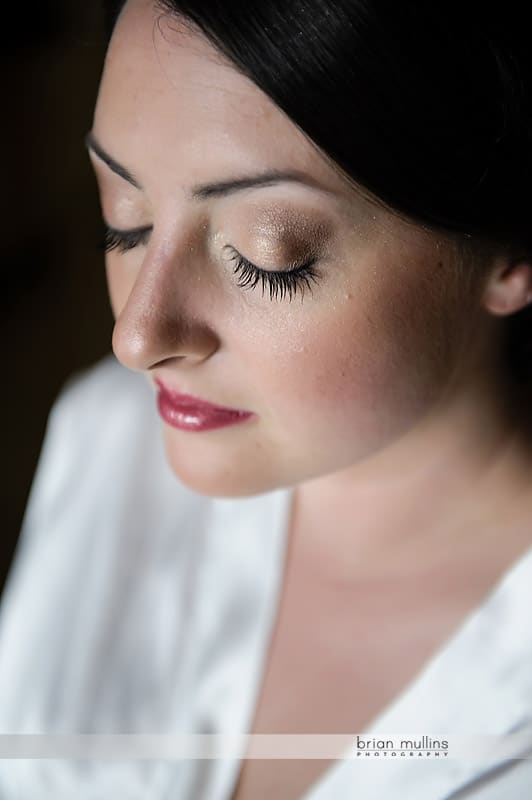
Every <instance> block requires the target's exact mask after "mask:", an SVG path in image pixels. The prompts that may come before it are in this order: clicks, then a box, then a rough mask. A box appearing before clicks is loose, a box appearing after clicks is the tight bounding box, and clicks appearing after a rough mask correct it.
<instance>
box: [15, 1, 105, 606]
mask: <svg viewBox="0 0 532 800" xmlns="http://www.w3.org/2000/svg"><path fill="white" fill-rule="evenodd" d="M9 17H10V18H9V27H8V28H6V29H5V30H4V43H3V49H2V59H3V61H4V65H3V74H4V109H5V112H4V122H3V126H2V136H3V140H4V144H3V148H2V154H3V164H2V166H3V170H2V172H3V181H4V183H3V186H4V192H3V194H2V197H3V206H4V207H3V209H2V220H3V237H2V238H3V246H2V256H3V257H2V267H1V269H2V292H1V294H0V297H1V323H0V324H1V327H2V342H3V345H4V352H5V354H6V362H4V363H5V365H6V369H5V371H4V380H3V387H4V389H3V392H2V408H3V413H2V422H3V452H4V462H3V463H4V468H3V469H4V474H3V480H2V482H1V486H2V489H1V491H2V537H1V543H2V546H1V549H0V590H1V588H2V587H3V585H4V582H5V578H6V575H7V571H8V569H9V566H10V563H11V559H12V555H13V551H14V547H15V544H16V541H17V537H18V533H19V530H20V525H21V522H22V518H23V513H24V508H25V505H26V502H27V498H28V493H29V490H30V486H31V481H32V478H33V474H34V470H35V467H36V464H37V459H38V456H39V451H40V447H41V444H42V440H43V437H44V432H45V426H46V419H47V416H48V412H49V410H50V407H51V405H52V403H53V401H54V399H55V397H56V396H57V393H58V391H59V390H60V388H61V386H62V384H63V383H64V381H65V380H66V378H67V377H68V376H69V375H70V374H71V373H72V372H74V371H75V370H77V369H80V368H82V367H85V366H89V365H90V364H92V363H93V362H95V361H96V360H98V359H99V358H101V357H102V356H104V355H105V354H106V353H107V352H109V351H110V349H111V344H110V342H111V333H112V313H111V309H110V305H109V300H108V297H107V288H106V284H105V272H104V265H103V252H102V250H101V249H100V247H99V242H100V240H101V238H102V229H101V221H100V211H99V205H98V197H97V192H96V184H95V180H94V178H93V175H92V173H91V169H90V164H89V160H88V157H87V155H86V151H85V146H84V142H83V139H84V136H85V134H86V133H87V131H88V130H89V128H90V126H91V122H92V112H93V107H94V102H95V98H96V92H97V87H98V81H99V78H100V73H101V68H102V64H103V56H104V51H105V47H104V36H103V31H102V21H101V19H100V10H99V8H98V4H97V3H80V2H79V0H41V1H40V2H39V3H36V4H31V5H29V6H28V4H18V5H15V6H11V7H10V15H9Z"/></svg>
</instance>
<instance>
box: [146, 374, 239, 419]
mask: <svg viewBox="0 0 532 800" xmlns="http://www.w3.org/2000/svg"><path fill="white" fill-rule="evenodd" d="M155 383H156V384H157V386H158V387H159V388H160V390H161V391H162V392H164V393H165V394H166V395H167V396H168V397H169V399H170V400H171V401H172V404H173V405H176V406H182V407H183V408H205V409H208V408H211V409H220V410H222V411H241V409H237V408H228V407H227V406H219V405H216V404H215V403H209V401H208V400H202V399H201V398H200V397H194V396H193V395H191V394H184V393H183V392H177V391H175V389H169V388H168V386H165V385H164V383H163V382H162V381H161V380H160V378H155Z"/></svg>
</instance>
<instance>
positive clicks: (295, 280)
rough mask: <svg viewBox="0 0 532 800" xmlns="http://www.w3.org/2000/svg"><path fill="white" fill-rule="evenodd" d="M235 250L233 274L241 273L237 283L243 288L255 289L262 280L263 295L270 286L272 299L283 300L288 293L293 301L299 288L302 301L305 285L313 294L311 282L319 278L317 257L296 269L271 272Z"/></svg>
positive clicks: (232, 259)
mask: <svg viewBox="0 0 532 800" xmlns="http://www.w3.org/2000/svg"><path fill="white" fill-rule="evenodd" d="M234 252H235V254H234V256H232V258H231V259H230V260H231V261H235V262H236V266H235V267H234V269H233V274H237V273H240V278H241V280H239V281H238V284H237V285H238V286H241V287H242V288H247V287H249V288H251V289H254V288H255V286H256V285H257V284H258V282H259V281H260V282H261V285H262V294H263V295H264V289H265V287H266V286H268V287H269V290H270V300H273V299H277V297H280V299H281V300H282V299H283V297H284V296H285V295H286V294H288V296H289V302H291V301H292V297H293V295H294V294H296V292H297V290H298V289H301V292H302V297H301V302H303V296H304V294H305V286H306V287H307V288H308V289H310V292H311V294H312V287H311V285H310V282H311V281H317V280H318V279H319V273H318V272H316V270H314V269H313V265H314V264H315V263H316V261H317V259H316V258H312V259H311V260H310V261H307V263H306V264H301V266H299V267H296V268H295V269H291V270H285V271H284V272H269V271H268V270H265V269H261V268H260V267H256V266H255V265H254V264H252V263H251V261H248V260H247V258H244V256H242V255H240V253H237V252H236V251H234Z"/></svg>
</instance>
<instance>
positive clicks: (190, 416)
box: [155, 378, 253, 431]
mask: <svg viewBox="0 0 532 800" xmlns="http://www.w3.org/2000/svg"><path fill="white" fill-rule="evenodd" d="M155 383H156V384H157V386H158V387H159V392H158V394H157V407H158V409H159V414H160V415H161V417H162V418H163V419H164V421H165V422H167V423H168V424H169V425H172V426H173V427H174V428H179V429H180V430H183V431H210V430H213V429H214V428H223V427H225V426H226V425H235V424H236V423H237V422H244V421H245V420H247V419H249V418H250V417H252V416H253V414H252V412H250V411H240V410H237V409H233V408H223V407H222V406H216V405H213V404H212V403H208V402H207V401H206V400H200V399H199V398H198V397H193V396H192V395H189V394H180V393H178V392H174V391H172V390H170V389H168V388H167V387H166V386H165V385H164V384H163V383H162V381H160V380H159V379H158V378H156V379H155Z"/></svg>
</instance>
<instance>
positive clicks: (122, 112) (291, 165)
mask: <svg viewBox="0 0 532 800" xmlns="http://www.w3.org/2000/svg"><path fill="white" fill-rule="evenodd" d="M94 131H95V135H96V136H97V138H98V139H99V140H100V141H101V144H102V145H103V146H104V147H105V148H106V149H109V150H110V151H112V152H113V155H116V157H117V158H119V159H120V161H121V162H122V163H124V164H126V165H127V166H130V167H131V169H132V170H134V171H135V172H136V173H138V175H139V179H141V180H142V172H146V174H148V173H149V172H150V170H151V169H154V170H160V171H162V170H164V171H168V164H169V161H168V159H169V156H170V157H171V158H172V161H173V162H174V163H175V164H176V166H179V168H180V169H184V168H186V174H187V177H188V175H190V179H191V180H194V181H196V180H201V179H202V178H204V179H205V180H212V179H213V178H214V177H216V176H218V175H220V176H226V174H227V173H233V174H238V173H246V172H248V171H253V170H256V169H260V170H265V169H268V168H272V169H301V170H304V171H306V172H309V173H311V174H312V175H313V176H314V177H316V178H317V179H319V180H320V182H321V183H322V185H323V186H324V188H328V189H331V190H333V191H338V190H345V188H346V187H345V183H344V181H342V180H341V179H340V178H339V177H338V175H337V173H336V172H335V170H333V169H332V168H331V167H330V165H328V164H327V162H326V160H325V158H323V156H321V155H320V153H319V151H318V150H317V148H315V147H314V146H313V145H312V144H311V143H310V142H309V140H308V139H307V137H306V136H305V135H304V134H303V133H302V132H301V131H300V130H299V129H298V128H297V126H296V125H295V124H294V123H293V122H292V121H291V120H290V119H289V118H288V117H287V116H286V115H285V114H284V112H282V111H281V110H280V109H279V108H278V107H277V106H276V105H275V104H274V103H273V101H271V100H270V99H269V98H268V97H267V95H265V94H264V93H263V92H262V91H261V90H260V89H259V88H258V87H257V86H256V85H255V84H254V83H253V82H252V81H251V80H249V79H248V78H247V77H246V76H244V75H243V74H241V73H240V72H239V71H238V70H237V69H236V68H234V67H233V66H232V65H231V64H229V63H228V62H227V61H226V60H225V59H224V57H223V56H222V55H221V54H220V53H219V52H218V51H217V50H216V49H215V48H214V47H213V46H212V45H211V44H210V43H208V42H207V41H206V40H205V39H204V37H202V36H201V35H200V34H198V33H196V32H193V31H191V30H190V29H189V28H187V27H186V26H185V25H183V24H182V23H181V22H180V21H179V20H178V19H177V18H174V17H169V16H165V15H162V14H161V12H158V11H156V10H155V8H154V6H153V3H152V2H151V1H150V0H128V2H127V3H126V6H125V9H124V11H123V12H122V15H121V17H120V18H119V20H118V23H117V26H116V28H115V31H114V34H113V37H112V39H111V43H110V46H109V50H108V53H107V57H106V63H105V67H104V73H103V77H102V82H101V85H100V92H99V96H98V101H97V105H96V112H95V119H94Z"/></svg>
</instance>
